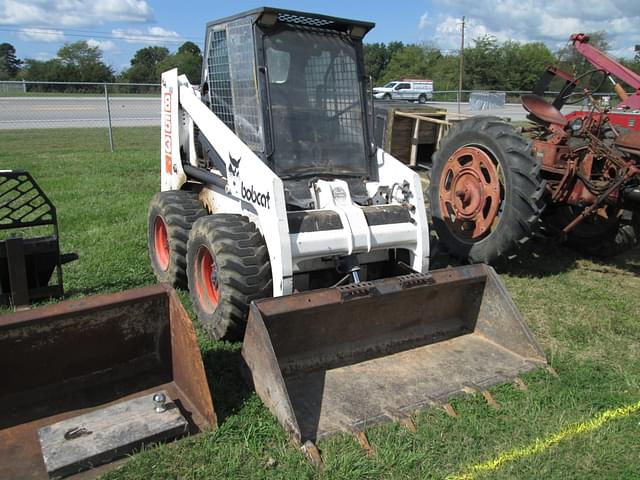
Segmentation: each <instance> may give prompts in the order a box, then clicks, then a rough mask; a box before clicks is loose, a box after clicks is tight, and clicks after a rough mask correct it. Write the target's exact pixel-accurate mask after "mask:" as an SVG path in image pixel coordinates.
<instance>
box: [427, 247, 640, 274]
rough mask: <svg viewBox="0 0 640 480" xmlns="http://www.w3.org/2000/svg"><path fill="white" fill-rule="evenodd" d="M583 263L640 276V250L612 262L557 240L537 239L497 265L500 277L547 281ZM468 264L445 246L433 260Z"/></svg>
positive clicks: (444, 264) (442, 263)
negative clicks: (584, 252)
mask: <svg viewBox="0 0 640 480" xmlns="http://www.w3.org/2000/svg"><path fill="white" fill-rule="evenodd" d="M580 260H590V261H591V262H592V263H593V265H592V266H589V267H585V266H582V265H581V268H585V269H587V270H593V271H598V272H602V273H607V272H609V271H610V270H611V269H617V270H622V271H625V272H628V273H630V274H632V275H639V274H640V246H637V247H634V248H632V249H630V250H627V251H626V252H623V253H620V254H618V255H615V256H613V257H609V258H598V257H592V256H587V255H583V254H581V253H579V252H577V251H575V250H573V249H571V248H568V247H566V246H563V245H562V244H560V243H558V242H557V241H555V240H550V239H545V238H536V239H534V240H533V241H531V242H528V243H527V244H526V245H524V246H523V247H522V248H521V249H520V250H519V251H518V253H517V255H516V256H515V257H514V258H510V259H509V258H502V259H500V260H498V261H496V262H495V263H494V265H493V266H494V268H495V269H496V271H497V272H498V273H499V274H507V275H512V276H515V277H529V278H531V277H536V278H543V277H547V276H550V275H557V274H560V273H564V272H568V271H571V270H573V269H574V268H576V267H577V264H578V262H579V261H580ZM462 264H464V262H461V261H460V260H458V259H456V258H453V257H451V256H449V255H448V254H447V252H446V250H445V249H444V248H443V247H442V246H441V245H436V248H435V249H434V252H433V256H432V268H433V269H436V268H446V267H448V266H457V265H462Z"/></svg>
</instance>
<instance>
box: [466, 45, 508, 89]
mask: <svg viewBox="0 0 640 480" xmlns="http://www.w3.org/2000/svg"><path fill="white" fill-rule="evenodd" d="M473 43H474V45H473V47H471V48H468V49H466V50H465V51H464V77H463V88H464V89H465V90H473V89H488V90H491V89H497V88H502V87H501V84H502V78H501V73H503V72H501V71H500V69H499V65H500V55H499V46H498V41H497V39H496V37H494V36H493V35H484V36H482V37H478V38H475V39H474V40H473Z"/></svg>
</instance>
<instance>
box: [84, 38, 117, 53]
mask: <svg viewBox="0 0 640 480" xmlns="http://www.w3.org/2000/svg"><path fill="white" fill-rule="evenodd" d="M87 44H88V45H89V46H90V47H98V48H99V49H100V50H102V51H103V52H113V51H116V44H115V43H113V42H112V41H111V40H96V39H94V38H90V39H89V40H87Z"/></svg>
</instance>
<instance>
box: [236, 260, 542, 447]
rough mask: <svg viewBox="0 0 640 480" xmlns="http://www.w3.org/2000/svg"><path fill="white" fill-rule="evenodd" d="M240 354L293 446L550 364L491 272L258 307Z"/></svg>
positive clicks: (398, 281) (456, 271) (454, 271)
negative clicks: (296, 443)
mask: <svg viewBox="0 0 640 480" xmlns="http://www.w3.org/2000/svg"><path fill="white" fill-rule="evenodd" d="M242 355H243V357H244V359H245V361H246V363H247V365H248V367H249V369H250V371H251V376H252V379H253V383H254V386H255V389H256V391H257V393H258V395H259V396H260V397H261V398H262V400H263V402H264V403H265V404H266V406H267V407H268V408H269V409H270V410H271V412H272V413H273V414H274V415H275V416H276V417H277V418H278V420H279V421H280V423H281V424H282V425H283V427H284V428H285V430H286V431H287V433H288V434H289V435H290V436H291V437H292V438H293V439H294V440H295V441H296V442H299V443H300V444H304V443H305V442H307V441H312V442H313V441H315V440H317V439H319V438H322V437H325V436H327V435H330V434H332V433H335V432H337V431H351V432H354V431H355V432H357V431H359V430H360V429H362V427H364V426H365V425H366V424H369V423H375V422H379V421H383V420H391V419H400V418H402V417H403V416H404V415H407V414H411V413H412V412H414V411H415V410H417V409H420V408H424V407H426V406H429V405H442V404H444V403H445V402H447V400H448V398H449V397H451V396H452V395H456V394H459V393H462V392H468V391H469V389H470V388H471V389H476V390H484V389H486V388H487V387H489V386H490V385H494V384H498V383H502V382H507V381H510V380H514V379H515V377H517V376H518V375H519V374H520V373H522V372H526V371H528V370H532V369H534V368H537V367H539V366H542V365H545V363H546V360H545V356H544V353H543V352H542V351H541V349H540V347H539V346H538V345H537V343H536V341H535V339H534V337H533V335H532V334H531V332H530V330H529V328H528V327H527V325H526V324H525V322H524V320H523V319H522V316H521V315H520V313H519V312H518V309H517V308H516V306H515V304H514V303H513V301H512V300H511V298H510V296H509V294H508V293H507V291H506V290H505V287H504V286H503V284H502V282H501V281H500V279H499V278H498V276H497V274H496V273H495V271H494V270H493V269H492V268H491V267H489V266H486V265H471V266H463V267H457V268H449V269H444V270H436V271H433V272H431V273H430V274H411V275H404V276H400V277H394V278H389V279H384V280H377V281H373V282H363V283H360V284H355V285H349V286H346V287H339V288H333V289H324V290H316V291H312V292H309V293H302V294H296V295H292V296H290V297H283V298H271V299H265V300H260V301H258V302H255V303H254V304H252V306H251V313H250V316H249V320H248V324H247V330H246V334H245V338H244V345H243V348H242Z"/></svg>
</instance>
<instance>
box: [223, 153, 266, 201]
mask: <svg viewBox="0 0 640 480" xmlns="http://www.w3.org/2000/svg"><path fill="white" fill-rule="evenodd" d="M240 160H242V157H239V158H233V157H232V156H231V153H229V166H228V168H227V170H228V173H229V175H228V176H229V180H230V181H231V183H232V185H233V186H234V187H235V186H237V184H238V181H237V180H238V179H239V180H240V196H241V197H242V198H243V199H244V200H246V201H247V202H250V203H253V204H255V205H259V206H260V207H263V208H271V201H270V200H271V194H270V193H269V192H267V193H260V192H257V191H256V189H255V188H254V186H253V185H251V186H250V187H249V188H247V187H245V186H244V182H243V181H242V179H240V178H239V175H240Z"/></svg>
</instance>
